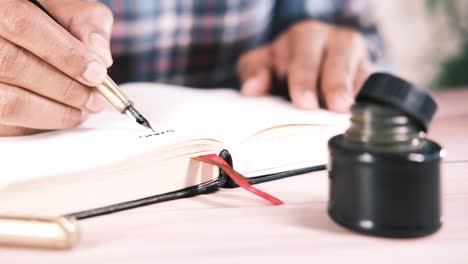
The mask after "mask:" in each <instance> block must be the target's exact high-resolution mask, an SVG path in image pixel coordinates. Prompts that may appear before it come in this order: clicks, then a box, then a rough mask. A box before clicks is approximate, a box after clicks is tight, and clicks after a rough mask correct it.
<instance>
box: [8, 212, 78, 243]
mask: <svg viewBox="0 0 468 264" xmlns="http://www.w3.org/2000/svg"><path fill="white" fill-rule="evenodd" d="M78 240H79V229H78V223H77V221H76V219H74V218H73V217H69V216H61V217H56V218H40V217H16V216H1V215H0V246H10V247H32V248H43V249H70V248H72V247H73V246H74V245H76V243H77V242H78Z"/></svg>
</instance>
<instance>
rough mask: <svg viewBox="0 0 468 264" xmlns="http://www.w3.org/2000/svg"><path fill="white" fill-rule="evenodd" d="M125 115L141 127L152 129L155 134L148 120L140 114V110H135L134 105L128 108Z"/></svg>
mask: <svg viewBox="0 0 468 264" xmlns="http://www.w3.org/2000/svg"><path fill="white" fill-rule="evenodd" d="M124 113H125V114H126V115H127V116H129V117H130V118H132V119H134V120H135V121H136V122H137V123H138V124H140V125H141V126H144V127H145V128H146V129H150V130H151V131H153V132H155V131H154V129H153V128H152V127H151V124H150V123H149V122H148V120H147V119H146V118H145V117H144V116H143V115H142V114H140V112H138V110H136V109H135V107H134V106H133V104H130V105H129V106H127V108H126V109H125V111H124Z"/></svg>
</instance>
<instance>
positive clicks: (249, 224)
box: [0, 90, 468, 264]
mask: <svg viewBox="0 0 468 264" xmlns="http://www.w3.org/2000/svg"><path fill="white" fill-rule="evenodd" d="M437 98H438V100H439V104H440V106H441V109H440V111H439V116H438V117H437V118H436V121H435V122H434V124H433V126H432V133H431V138H433V139H435V140H436V141H438V142H439V143H441V144H442V145H443V146H444V147H445V148H446V150H447V151H448V154H449V155H448V157H447V159H446V162H445V164H444V167H443V169H444V173H443V212H444V213H443V215H444V224H443V227H442V229H441V230H440V231H439V232H438V233H436V234H435V235H432V236H429V237H426V238H420V239H410V240H397V239H382V238H374V237H369V236H364V235H359V234H356V233H353V232H351V231H348V230H346V229H344V228H341V227H340V226H338V225H336V224H335V223H334V222H332V220H331V219H330V218H329V217H328V215H327V213H326V207H327V191H328V189H327V186H328V181H327V175H326V173H325V172H318V173H311V174H308V175H303V176H298V177H293V178H289V179H284V180H280V181H276V182H271V183H265V184H262V185H260V186H259V187H261V189H262V190H265V191H267V192H270V193H272V194H274V195H276V196H278V197H280V198H281V199H283V200H284V201H285V202H286V204H285V205H283V206H279V207H274V206H269V205H267V204H265V203H264V202H263V201H262V200H259V199H257V198H256V197H253V196H252V195H250V194H249V193H247V192H245V191H243V190H241V189H235V190H221V191H219V192H217V193H214V194H210V195H204V196H198V197H194V198H190V199H183V200H177V201H172V202H167V203H162V204H155V205H151V206H147V207H143V208H138V209H134V210H131V211H126V212H121V213H117V214H113V215H109V216H103V217H98V218H94V219H88V220H84V221H82V222H81V229H82V235H83V239H82V241H81V243H80V244H79V245H78V246H77V247H76V248H75V249H74V250H72V251H68V252H55V251H39V250H25V249H0V263H2V264H3V263H5V264H7V263H8V264H9V263H84V262H87V263H254V262H256V263H285V262H286V263H324V262H326V263H372V264H374V263H420V262H425V263H468V149H467V148H468V137H467V135H468V107H467V106H466V104H467V103H468V90H465V91H461V92H451V93H447V94H439V95H438V96H437Z"/></svg>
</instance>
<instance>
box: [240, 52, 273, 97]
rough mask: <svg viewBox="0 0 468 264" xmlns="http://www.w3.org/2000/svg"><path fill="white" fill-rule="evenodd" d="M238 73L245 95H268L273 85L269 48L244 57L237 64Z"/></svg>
mask: <svg viewBox="0 0 468 264" xmlns="http://www.w3.org/2000/svg"><path fill="white" fill-rule="evenodd" d="M237 72H238V74H239V77H240V79H241V82H242V87H241V93H242V94H243V95H245V96H260V95H265V94H267V93H268V91H269V89H270V84H271V73H270V48H269V46H264V47H260V48H256V49H254V50H252V51H249V52H248V53H246V54H245V55H243V56H242V57H241V58H240V59H239V63H238V64H237Z"/></svg>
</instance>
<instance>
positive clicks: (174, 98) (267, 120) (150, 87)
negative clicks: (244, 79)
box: [122, 83, 348, 146]
mask: <svg viewBox="0 0 468 264" xmlns="http://www.w3.org/2000/svg"><path fill="white" fill-rule="evenodd" d="M122 87H123V88H124V89H125V91H126V93H127V94H128V95H129V96H130V98H132V99H133V100H134V101H135V102H136V103H137V106H139V107H142V108H143V109H145V110H146V109H148V112H147V113H146V112H145V115H148V116H149V117H150V122H151V123H155V124H165V125H166V126H170V127H172V128H174V129H175V130H177V131H178V132H183V133H189V134H191V135H198V136H199V137H207V138H213V139H217V140H219V141H222V142H223V143H225V144H226V145H227V146H234V145H236V144H239V143H240V142H242V141H243V140H245V139H246V138H248V137H249V136H252V135H253V134H255V133H257V132H260V131H262V130H265V129H269V128H272V127H275V126H281V125H293V124H317V125H331V126H341V127H343V126H344V125H346V124H347V123H348V116H346V115H339V114H334V113H331V112H327V111H324V110H316V111H305V110H299V109H297V108H296V107H294V106H293V105H292V104H291V103H290V102H287V101H286V100H284V99H281V98H278V97H273V96H262V97H255V98H252V97H244V96H241V95H240V93H239V92H238V91H234V90H229V89H216V90H203V89H189V88H184V87H178V86H171V85H162V84H154V83H132V84H127V85H123V86H122Z"/></svg>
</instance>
